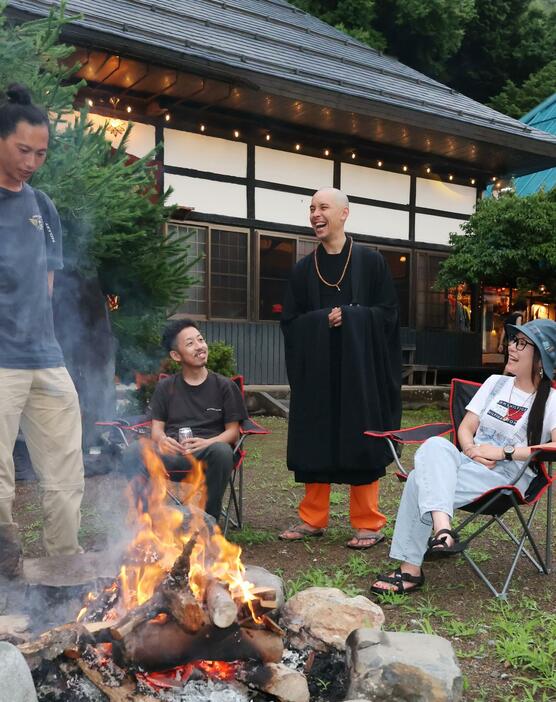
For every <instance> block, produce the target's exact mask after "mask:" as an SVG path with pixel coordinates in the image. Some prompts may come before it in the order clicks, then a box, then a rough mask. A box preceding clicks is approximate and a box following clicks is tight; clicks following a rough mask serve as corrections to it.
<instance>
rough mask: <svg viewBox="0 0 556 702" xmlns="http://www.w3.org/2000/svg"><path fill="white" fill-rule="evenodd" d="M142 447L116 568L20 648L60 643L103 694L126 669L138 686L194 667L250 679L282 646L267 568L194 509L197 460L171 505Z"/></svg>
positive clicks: (186, 674)
mask: <svg viewBox="0 0 556 702" xmlns="http://www.w3.org/2000/svg"><path fill="white" fill-rule="evenodd" d="M144 452H145V458H146V465H147V467H148V470H149V474H150V481H149V489H148V494H147V496H146V498H143V497H141V498H136V497H134V496H133V490H132V489H131V487H130V489H129V496H130V502H131V507H130V511H129V516H128V521H129V526H130V528H132V529H133V530H134V533H135V536H134V538H133V540H132V542H131V543H130V544H129V546H128V547H127V548H126V550H125V553H124V557H123V561H122V565H121V569H120V572H119V575H118V576H117V578H116V579H115V580H114V582H112V583H111V584H110V585H108V586H107V587H105V588H104V589H102V590H101V591H100V592H97V593H89V595H88V596H87V598H86V602H85V604H84V606H83V608H82V609H81V611H80V612H79V615H78V617H77V622H76V623H74V624H68V625H64V626H62V627H58V628H57V629H52V630H50V631H48V632H46V633H45V634H43V635H42V636H41V637H40V638H39V639H38V640H37V641H35V642H33V643H30V644H25V645H24V646H23V647H22V649H25V646H27V650H24V653H25V655H26V657H27V658H29V657H32V656H33V654H34V653H36V654H37V655H41V654H44V652H45V650H48V651H50V654H49V655H48V656H46V657H48V658H53V657H54V656H55V655H59V654H60V653H62V652H63V653H64V654H65V655H66V656H69V657H70V658H73V659H74V660H75V661H77V662H78V664H79V667H80V668H81V670H82V671H83V672H84V673H85V675H87V677H88V678H89V679H90V680H92V681H93V682H94V683H95V684H96V685H97V687H99V688H100V689H101V690H102V691H103V692H105V694H106V690H107V689H110V688H114V687H118V686H121V685H127V686H129V683H130V679H131V680H132V681H134V682H135V684H136V685H138V686H139V689H142V690H143V691H144V690H145V688H147V689H149V690H152V691H156V690H157V689H158V688H163V687H170V686H174V685H175V686H178V685H183V683H184V682H185V681H187V680H188V679H192V680H195V679H199V677H202V678H215V679H219V680H233V679H236V678H241V679H242V680H243V682H246V683H249V682H250V681H252V680H254V679H255V678H258V679H260V678H261V669H263V670H264V666H265V664H269V663H278V662H279V661H280V660H281V659H282V655H283V650H284V646H283V637H284V632H283V631H282V630H281V629H280V627H279V626H278V625H277V624H276V623H275V622H274V621H273V619H271V618H270V616H269V613H271V612H272V610H274V609H276V607H277V593H276V590H275V588H273V587H271V586H269V584H268V577H270V578H272V576H271V575H270V574H269V573H267V572H266V571H264V570H263V569H258V568H253V569H252V570H251V573H250V572H249V570H247V571H246V568H245V566H244V565H243V564H242V562H241V549H240V547H239V546H237V545H235V544H232V543H230V542H229V541H227V540H226V538H225V537H224V536H223V535H222V533H221V531H220V529H219V527H218V525H217V524H215V523H214V522H213V520H212V518H211V517H209V516H208V515H207V514H205V512H204V511H203V509H202V508H203V506H204V503H205V497H206V489H205V480H204V466H203V465H202V464H201V463H200V462H199V461H196V460H194V459H193V460H192V469H191V471H190V473H189V474H188V475H187V477H186V479H185V481H184V483H183V484H182V485H181V486H180V493H181V494H182V495H185V503H184V507H183V509H179V508H177V507H175V506H170V505H169V503H168V499H167V489H168V483H167V477H166V473H165V470H164V466H163V464H162V462H161V460H160V458H159V457H158V456H157V455H156V454H155V453H154V452H153V451H152V449H150V448H149V446H148V445H147V444H145V446H144ZM265 574H266V576H267V582H264V580H265ZM257 579H258V581H257ZM44 657H45V656H44V655H43V658H44ZM262 677H263V678H264V677H265V676H264V675H263V676H262ZM109 699H111V698H110V697H109ZM117 699H119V698H117Z"/></svg>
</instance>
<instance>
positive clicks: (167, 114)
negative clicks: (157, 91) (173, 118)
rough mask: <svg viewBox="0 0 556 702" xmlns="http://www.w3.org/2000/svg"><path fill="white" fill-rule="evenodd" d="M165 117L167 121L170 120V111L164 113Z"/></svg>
mask: <svg viewBox="0 0 556 702" xmlns="http://www.w3.org/2000/svg"><path fill="white" fill-rule="evenodd" d="M164 119H165V120H166V121H167V122H169V121H170V113H169V112H167V113H166V114H165V115H164Z"/></svg>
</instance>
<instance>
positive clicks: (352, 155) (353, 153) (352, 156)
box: [351, 151, 356, 159]
mask: <svg viewBox="0 0 556 702" xmlns="http://www.w3.org/2000/svg"><path fill="white" fill-rule="evenodd" d="M351 158H352V159H355V158H356V155H355V151H353V152H352V154H351Z"/></svg>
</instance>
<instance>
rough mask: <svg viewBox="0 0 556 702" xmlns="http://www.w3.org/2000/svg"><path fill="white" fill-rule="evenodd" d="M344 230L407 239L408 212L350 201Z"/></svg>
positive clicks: (387, 237)
mask: <svg viewBox="0 0 556 702" xmlns="http://www.w3.org/2000/svg"><path fill="white" fill-rule="evenodd" d="M346 231H348V232H353V233H354V234H366V235H367V236H381V237H384V238H386V239H409V213H408V212H400V211H399V210H389V209H387V208H385V207H372V206H371V205H359V204H357V203H354V202H352V203H351V204H350V206H349V217H348V220H347V222H346Z"/></svg>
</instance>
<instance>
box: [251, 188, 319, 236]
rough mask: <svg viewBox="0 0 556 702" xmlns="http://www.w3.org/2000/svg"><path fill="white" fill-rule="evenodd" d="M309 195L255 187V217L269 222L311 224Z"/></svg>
mask: <svg viewBox="0 0 556 702" xmlns="http://www.w3.org/2000/svg"><path fill="white" fill-rule="evenodd" d="M310 204H311V198H310V196H309V195H295V194H293V193H281V192H277V191H276V190H267V189H266V188H255V217H256V218H257V219H262V220H265V221H268V222H280V223H282V224H293V225H297V226H300V227H308V226H309V205H310Z"/></svg>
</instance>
